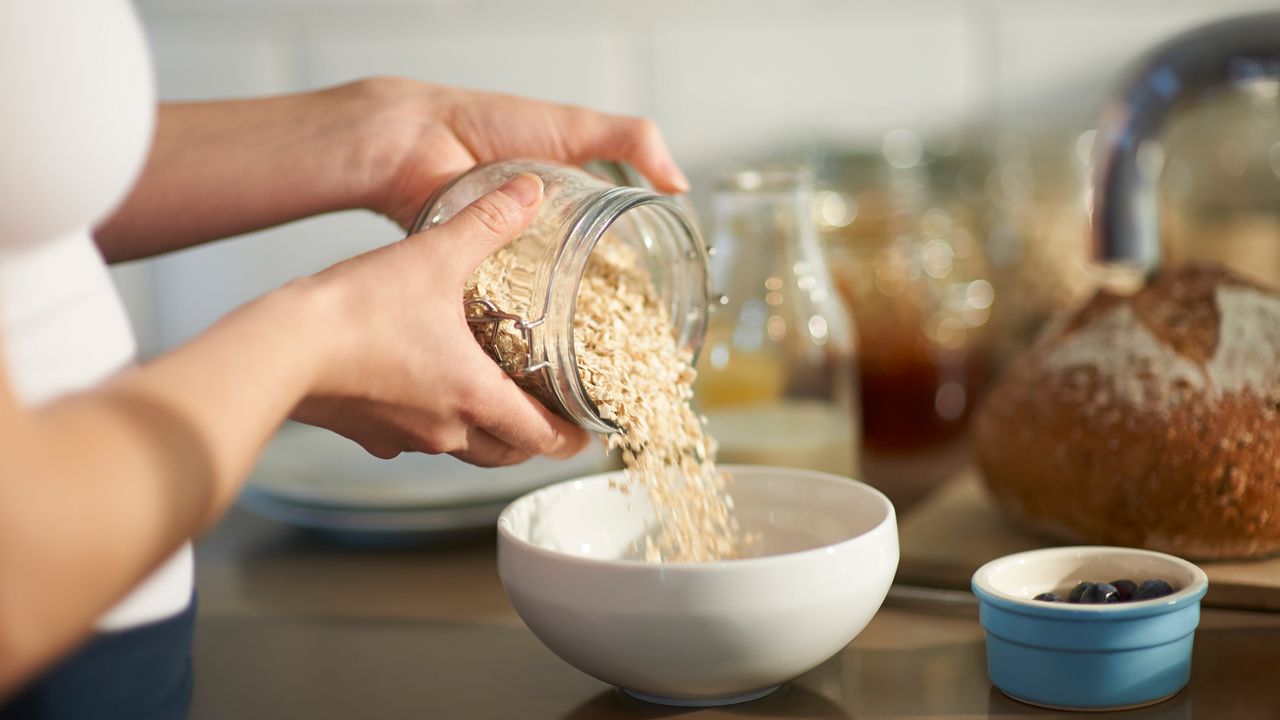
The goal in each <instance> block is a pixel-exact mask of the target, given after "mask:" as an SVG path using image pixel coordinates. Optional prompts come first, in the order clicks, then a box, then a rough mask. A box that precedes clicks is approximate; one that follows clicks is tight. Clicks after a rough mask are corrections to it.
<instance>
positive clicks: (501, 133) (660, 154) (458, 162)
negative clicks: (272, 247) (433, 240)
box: [338, 78, 689, 228]
mask: <svg viewBox="0 0 1280 720" xmlns="http://www.w3.org/2000/svg"><path fill="white" fill-rule="evenodd" d="M338 90H343V91H345V92H348V93H351V94H352V95H361V96H363V100H362V101H363V102H365V103H367V104H368V108H369V110H368V111H367V114H366V116H365V117H366V118H367V125H366V129H365V131H364V132H365V134H366V136H367V137H368V138H370V140H371V141H372V143H373V145H372V146H371V151H372V154H373V156H374V157H378V158H382V159H381V160H379V161H377V162H375V163H372V164H371V167H379V168H386V169H388V170H389V171H390V172H388V173H387V174H386V175H385V176H382V177H377V175H376V174H375V177H376V178H377V179H375V180H374V182H373V187H374V189H373V191H372V193H371V194H370V195H369V197H370V209H373V210H376V211H378V212H381V213H383V214H384V215H387V216H388V217H390V218H392V219H393V220H395V221H396V222H397V223H399V224H400V225H401V227H405V228H408V226H409V224H410V223H411V222H413V220H414V217H415V216H416V215H417V213H418V211H419V210H421V209H422V204H423V202H425V200H426V199H427V198H428V197H430V196H431V194H432V193H433V192H435V190H436V189H437V188H438V187H440V185H441V184H443V183H445V182H447V181H448V180H450V179H452V178H454V177H456V176H458V175H460V174H461V173H463V172H465V171H466V170H468V169H470V168H472V167H474V166H475V165H477V164H481V163H486V162H492V161H495V160H507V159H513V158H534V159H540V160H557V161H560V162H565V163H570V164H582V163H585V162H587V161H590V160H619V161H626V162H628V163H630V164H632V165H633V166H635V167H636V169H638V170H639V171H640V172H641V173H643V174H644V175H645V176H646V177H647V178H649V180H650V181H651V182H653V183H654V185H655V187H657V188H658V189H659V190H662V191H664V192H684V191H686V190H688V189H689V183H688V181H687V180H686V179H685V177H684V175H683V174H682V173H681V172H680V169H679V167H677V166H676V163H675V160H674V159H672V157H671V153H670V151H669V150H668V149H667V146H666V143H665V142H664V141H663V139H662V134H661V133H660V132H659V131H658V127H657V126H656V125H655V124H654V123H653V122H651V121H649V120H646V119H643V118H635V117H623V116H619V115H610V114H607V113H601V112H596V111H592V110H587V109H585V108H580V107H573V106H569V105H557V104H554V103H547V102H541V101H537V100H528V99H525V98H519V97H513V96H510V95H499V94H495V93H485V92H477V91H473V90H463V89H459V88H452V87H445V86H439V85H426V84H423V83H419V82H414V81H412V80H403V79H398V78H375V79H371V80H365V81H361V82H359V83H355V84H352V85H350V86H345V88H339V89H338Z"/></svg>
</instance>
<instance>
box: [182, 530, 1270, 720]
mask: <svg viewBox="0 0 1280 720" xmlns="http://www.w3.org/2000/svg"><path fill="white" fill-rule="evenodd" d="M494 549H495V548H494V542H493V539H492V537H488V538H482V539H479V540H476V541H473V542H471V543H466V544H450V545H440V546H436V547H434V548H432V547H423V548H415V549H401V550H376V551H374V550H357V549H352V548H345V547H342V546H335V545H331V544H326V543H323V542H319V541H317V540H315V539H314V538H313V537H311V536H309V535H306V534H303V533H300V532H298V531H295V530H291V529H289V528H286V527H284V526H281V525H277V524H275V523H271V522H268V521H266V520H262V519H259V518H256V517H253V516H251V515H248V514H246V513H243V512H241V511H238V510H236V511H232V513H231V514H230V515H229V516H228V517H227V518H226V520H225V521H224V522H223V523H222V524H221V525H220V526H219V527H218V528H217V529H216V530H214V531H213V532H212V533H211V534H210V535H209V536H208V537H206V538H204V539H203V540H202V541H201V543H200V544H199V546H198V547H197V556H198V565H197V568H198V576H197V585H198V588H199V593H200V596H199V597H200V605H199V623H198V628H197V637H196V659H195V660H196V690H195V705H194V708H193V710H192V714H191V717H192V718H193V720H226V719H228V718H235V719H236V720H257V719H258V718H270V719H271V720H292V719H293V718H298V719H300V720H301V719H305V720H327V719H328V718H335V719H336V718H344V719H345V718H372V719H378V718H420V717H427V718H448V719H449V720H468V719H470V718H486V719H487V718H520V719H521V720H541V719H547V720H584V719H587V718H593V719H594V718H601V719H609V718H668V717H680V718H692V717H696V718H699V719H702V718H706V719H708V720H711V719H715V718H855V717H856V718H893V719H894V720H905V719H907V718H931V719H933V720H944V719H945V718H986V717H999V718H1008V719H1013V718H1039V717H1045V716H1047V715H1051V713H1047V712H1046V711H1043V710H1039V709H1036V708H1032V707H1028V706H1025V705H1022V704H1020V703H1017V702H1015V701H1013V700H1010V699H1009V698H1007V697H1005V696H1004V695H1001V694H1000V693H999V692H997V691H996V690H994V689H992V687H991V686H990V684H989V683H988V682H987V678H986V662H985V654H984V653H985V651H984V646H983V636H982V628H981V627H980V626H979V625H978V619H977V612H976V610H974V609H973V608H967V607H962V606H954V607H952V606H950V605H949V604H948V603H946V602H944V603H943V607H944V608H945V609H943V610H930V609H927V605H921V606H919V607H913V608H907V607H903V606H899V605H898V604H896V603H894V604H890V605H888V606H886V607H885V608H883V609H882V610H881V611H880V613H879V614H877V615H876V617H875V619H873V620H872V621H871V624H870V625H868V626H867V628H866V629H865V630H864V631H863V632H862V634H861V635H859V636H858V637H857V639H855V640H854V641H853V642H852V643H851V644H850V645H849V646H847V647H846V648H845V649H844V650H842V651H840V653H839V654H837V655H836V656H835V657H833V658H831V659H830V660H828V661H827V662H825V663H823V664H821V665H819V666H818V667H816V668H814V669H813V670H811V671H809V672H808V673H805V674H804V675H802V676H801V677H799V678H797V679H795V680H794V681H791V682H789V683H787V684H786V685H785V686H784V687H783V688H782V689H781V690H780V691H778V692H776V693H774V694H772V695H769V696H768V697H765V698H761V699H760V700H756V701H753V702H750V703H745V704H743V705H737V706H730V707H723V708H708V709H703V710H689V709H678V708H663V707H659V706H655V705H649V704H647V703H643V702H640V701H638V700H633V699H631V698H628V697H625V696H623V695H621V694H619V693H618V692H617V691H616V690H614V689H613V688H611V687H610V686H608V685H606V684H604V683H602V682H599V681H597V680H595V679H593V678H591V677H588V676H586V675H583V674H582V673H580V672H578V671H576V670H574V669H573V668H571V667H569V666H568V665H567V664H565V663H564V662H562V661H561V660H560V659H559V658H557V657H555V655H553V654H551V652H550V651H549V650H547V649H546V648H545V647H544V646H543V645H542V644H541V643H540V642H538V640H537V638H535V637H534V636H533V634H532V633H530V632H529V631H528V629H526V628H525V627H524V625H523V623H521V622H520V619H519V618H518V617H517V616H516V615H515V612H514V610H512V608H511V605H510V604H509V603H508V602H507V599H506V596H505V595H504V593H503V590H502V585H501V583H500V582H499V581H498V575H497V570H496V567H495V561H494ZM1278 653H1280V614H1274V613H1247V612H1231V611H1223V610H1206V611H1205V613H1204V620H1203V623H1202V625H1201V628H1200V630H1199V631H1198V633H1197V636H1196V647H1195V660H1194V667H1193V670H1192V679H1191V684H1190V686H1189V687H1188V688H1187V689H1186V690H1185V691H1183V692H1181V693H1179V694H1178V695H1177V696H1175V697H1174V698H1173V699H1171V700H1169V701H1168V702H1164V703H1161V704H1160V705H1157V706H1155V707H1151V708H1147V709H1145V710H1138V711H1133V712H1126V713H1123V714H1112V715H1106V714H1102V715H1099V716H1091V717H1117V718H1123V719H1125V720H1152V719H1154V718H1159V719H1161V720H1164V719H1166V718H1167V719H1170V720H1174V719H1181V718H1190V717H1198V718H1274V717H1280V694H1277V693H1276V691H1275V659H1276V657H1277V654H1278Z"/></svg>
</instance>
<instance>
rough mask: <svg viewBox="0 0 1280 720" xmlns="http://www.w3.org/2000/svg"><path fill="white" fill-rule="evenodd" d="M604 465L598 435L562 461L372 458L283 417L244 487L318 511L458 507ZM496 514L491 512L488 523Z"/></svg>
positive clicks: (498, 500) (501, 498)
mask: <svg viewBox="0 0 1280 720" xmlns="http://www.w3.org/2000/svg"><path fill="white" fill-rule="evenodd" d="M609 467H610V465H609V461H608V459H607V458H606V457H605V454H604V451H603V449H602V447H601V445H600V443H599V441H597V440H593V441H592V444H591V446H590V447H588V448H587V449H586V450H583V451H582V452H581V453H579V454H578V455H577V456H575V457H572V458H570V459H568V460H561V461H555V460H548V459H546V458H534V459H532V460H529V461H527V462H524V463H521V464H519V465H513V466H510V467H503V468H478V467H475V466H473V465H468V464H466V463H464V462H462V461H461V460H457V459H455V458H453V457H450V456H448V455H422V454H418V453H406V454H403V455H401V456H399V457H397V458H395V459H394V460H379V459H378V458H375V457H373V456H372V455H369V454H368V453H366V452H365V451H364V449H363V448H361V447H360V446H359V445H356V444H355V443H353V442H351V441H350V440H347V439H346V438H343V437H340V436H338V435H335V434H333V433H330V432H328V431H327V430H321V429H319V428H315V427H311V426H309V425H301V424H297V423H289V424H287V425H285V427H283V428H282V429H281V430H280V432H279V433H277V435H276V437H275V438H274V439H272V441H271V442H270V443H269V444H268V445H267V448H266V450H265V451H264V452H263V455H262V457H261V459H260V460H259V461H258V465H257V467H255V468H254V471H253V474H252V476H251V477H250V479H249V485H248V487H247V488H246V494H251V495H255V496H258V497H268V498H270V499H272V500H274V501H276V504H279V503H287V504H290V505H299V506H305V507H310V508H313V509H317V510H318V509H324V508H328V509H331V510H334V509H341V510H352V509H362V510H381V511H385V510H408V509H414V510H430V509H441V508H458V507H460V506H474V505H486V504H504V503H506V502H508V501H510V500H513V499H515V498H516V497H519V496H520V495H523V494H525V493H526V492H529V491H530V490H533V489H535V488H539V487H542V486H543V485H547V484H550V483H552V482H555V481H557V480H563V479H565V478H570V477H579V476H582V475H588V474H591V473H595V472H601V471H603V470H607V469H609ZM249 504H250V506H251V507H252V503H249ZM499 509H501V508H499ZM496 518H497V513H496V512H495V513H494V514H493V518H491V519H489V520H487V522H489V523H492V521H493V519H496Z"/></svg>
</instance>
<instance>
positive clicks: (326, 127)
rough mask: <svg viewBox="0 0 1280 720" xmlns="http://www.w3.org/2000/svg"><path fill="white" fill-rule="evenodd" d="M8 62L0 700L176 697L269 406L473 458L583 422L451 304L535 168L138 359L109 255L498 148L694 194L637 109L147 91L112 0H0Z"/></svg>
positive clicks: (175, 713)
mask: <svg viewBox="0 0 1280 720" xmlns="http://www.w3.org/2000/svg"><path fill="white" fill-rule="evenodd" d="M0 77H2V78H3V82H0V128H3V133H0V348H2V350H3V352H0V718H9V717H93V718H104V717H122V718H125V717H127V718H169V717H182V716H183V715H185V712H186V707H187V704H188V702H189V696H190V683H191V678H190V670H189V653H190V637H191V620H192V615H193V607H192V584H191V576H192V572H191V551H190V545H189V541H190V539H191V538H192V537H193V536H194V535H196V534H198V533H199V532H200V531H201V530H202V529H204V528H207V527H208V526H209V525H210V524H211V523H213V522H215V521H216V519H217V518H218V517H219V515H221V513H222V512H223V511H224V510H225V509H226V508H227V506H228V504H229V503H230V502H231V501H232V499H233V498H234V497H235V496H236V494H237V492H238V490H239V488H240V484H241V482H242V481H243V479H244V477H245V475H246V474H247V473H248V471H249V469H250V468H251V466H252V465H253V462H254V459H255V456H256V455H257V454H258V452H259V451H260V450H261V449H262V447H263V445H264V444H265V443H266V441H267V439H268V437H269V436H270V435H271V433H272V431H273V430H274V429H275V428H276V427H277V426H278V425H279V424H280V423H281V422H282V421H283V420H284V419H285V418H288V417H293V418H295V419H298V420H302V421H304V422H308V423H312V424H315V425H319V426H322V427H326V428H329V429H331V430H334V431H335V432H338V433H341V434H342V435H345V436H346V437H349V438H351V439H352V440H354V441H356V442H358V443H360V444H361V445H362V446H363V447H364V448H365V449H367V450H368V451H369V452H370V453H372V454H374V455H377V456H378V457H384V458H390V457H394V456H395V455H396V454H398V453H400V452H404V451H417V452H430V453H450V454H452V455H455V456H456V457H459V458H461V459H463V460H466V461H468V462H472V463H476V464H479V465H502V464H508V463H515V462H519V461H521V460H524V459H526V458H528V457H530V456H532V455H536V454H545V455H549V456H552V457H565V456H568V455H571V454H572V453H574V452H576V451H577V450H579V449H580V448H581V447H582V446H583V444H584V443H585V440H586V438H585V436H584V434H583V432H582V431H581V430H579V429H578V428H576V427H572V426H570V425H569V424H567V423H566V422H564V421H563V420H561V419H560V418H559V417H557V416H555V415H553V414H552V413H550V412H548V411H547V410H546V409H545V408H543V407H542V406H540V405H539V404H538V403H537V402H536V401H534V400H533V399H532V398H530V397H529V396H528V395H525V394H524V393H522V392H521V391H520V390H519V389H517V388H516V386H515V385H514V384H513V383H512V382H511V381H510V380H509V379H508V378H507V377H506V376H505V375H504V374H503V372H502V371H501V370H500V369H499V368H498V367H497V366H495V365H494V364H493V363H492V362H490V360H489V359H488V358H487V357H486V356H485V355H484V353H483V352H482V351H481V350H480V349H479V347H478V346H477V345H476V343H475V342H474V341H473V340H472V338H471V335H470V333H469V331H468V329H467V326H466V322H465V320H464V318H463V316H462V310H461V291H462V286H463V282H464V281H465V279H466V278H467V277H468V276H469V275H470V274H471V272H472V271H473V269H474V268H475V267H476V265H477V264H478V263H479V262H480V261H481V260H483V258H484V257H485V256H486V255H488V254H489V253H491V252H493V251H494V250H495V249H497V248H499V247H501V246H502V245H503V244H504V243H506V242H507V241H508V240H509V239H510V238H511V237H512V236H513V235H514V234H515V233H517V232H518V231H519V230H520V229H521V228H522V227H524V225H525V224H526V223H528V222H529V221H530V219H531V218H532V216H533V215H534V213H535V212H536V210H537V208H538V205H539V203H540V201H541V191H542V187H541V183H540V181H539V180H538V179H537V178H536V177H534V176H521V177H518V178H516V179H514V180H512V181H511V182H509V183H508V184H507V185H506V186H504V187H503V188H501V189H499V190H498V191H495V192H493V193H491V194H489V195H488V196H486V197H483V198H481V199H479V200H477V201H476V203H475V204H473V205H472V206H470V207H469V208H468V209H466V210H465V211H463V212H462V213H460V214H459V215H458V216H457V217H456V218H455V219H454V220H452V221H450V222H448V223H446V224H444V225H442V226H440V227H439V228H436V229H433V230H430V231H428V232H424V233H420V234H418V235H415V236H413V237H410V238H408V239H406V240H404V241H401V242H399V243H395V244H393V245H390V246H387V247H384V248H381V249H378V250H375V251H373V252H370V253H367V254H365V255H361V256H359V257H356V258H353V259H351V260H348V261H346V262H343V263H340V264H338V265H335V266H334V267H332V268H329V269H328V270H326V271H324V272H322V273H319V274H318V275H315V276H312V277H306V278H302V279H299V280H297V281H294V282H292V283H290V284H288V285H286V286H285V287H282V288H280V289H278V290H276V291H274V292H271V293H269V294H267V295H265V296H263V297H261V298H259V299H257V300H255V301H253V302H251V303H249V304H247V305H245V306H244V307H241V308H239V309H238V310H236V311H235V312H233V313H231V314H230V315H229V316H227V317H226V318H224V319H223V320H222V321H221V322H219V323H217V324H216V325H215V326H214V327H212V328H211V329H209V330H208V331H207V332H206V333H204V334H203V335H201V336H199V337H197V338H196V339H195V340H193V341H192V342H190V343H188V344H186V345H184V346H182V347H180V348H178V349H176V350H174V351H172V352H170V353H168V354H167V355H165V356H163V357H161V358H159V359H157V360H155V361H153V362H150V363H147V364H145V365H142V366H137V365H136V364H135V363H134V361H133V356H134V345H133V340H132V338H131V337H130V335H129V332H128V326H127V323H126V320H125V317H124V315H123V312H122V310H121V306H120V303H119V300H118V298H117V296H116V294H115V292H114V289H113V288H112V287H111V285H110V282H109V279H108V276H107V274H106V271H105V265H104V263H103V261H104V258H105V260H106V261H108V262H110V261H118V260H127V259H132V258H139V257H146V256H149V255H154V254H157V253H162V252H166V251H169V250H175V249H178V248H182V247H188V246H191V245H195V244H198V243H202V242H206V241H209V240H213V239H216V238H219V237H225V236H228V235H234V234H237V233H242V232H247V231H250V230H254V229H257V228H264V227H268V226H271V225H276V224H279V223H283V222H288V221H291V220H295V219H298V218H302V217H306V216H309V215H315V214H319V213H324V212H330V211H335V210H344V209H349V208H368V209H370V210H374V211H376V212H380V213H383V214H385V215H387V216H388V217H390V218H392V219H394V220H395V221H397V222H399V223H400V224H401V225H402V226H403V225H407V224H408V223H409V222H410V221H411V220H412V219H413V216H414V214H415V212H416V211H417V210H418V209H419V206H420V204H421V203H422V201H423V199H424V198H426V197H427V196H429V195H430V194H431V192H432V191H433V190H435V189H436V188H437V187H439V186H440V185H441V184H442V183H443V182H445V181H447V180H448V179H450V178H452V177H454V176H456V175H457V174H459V173H461V172H463V171H465V170H466V169H468V168H470V167H471V166H473V165H475V164H476V163H479V162H486V161H491V160H496V159H501V158H507V157H542V158H549V159H554V160H561V161H566V162H575V163H576V162H582V161H585V160H588V159H591V158H605V159H617V160H625V161H629V162H631V163H632V164H634V165H635V166H636V167H638V168H639V169H640V170H641V171H642V172H644V173H645V174H646V175H647V176H649V177H650V178H651V179H652V180H653V182H654V183H655V184H656V185H657V186H658V187H659V188H660V189H663V190H667V191H679V190H683V189H685V181H684V179H683V177H682V176H681V174H680V172H679V170H678V169H677V168H676V166H675V164H674V163H673V161H672V159H671V157H670V155H669V153H668V151H667V149H666V147H665V146H664V144H663V142H662V140H661V138H660V136H659V135H658V133H657V131H656V130H655V129H654V126H653V125H652V124H651V123H648V122H647V121H643V120H637V119H631V118H622V117H616V116H610V115H605V114H601V113H595V112H590V111H586V110H582V109H577V108H571V107H564V106H556V105H550V104H545V103H539V102H533V101H528V100H520V99H516V98H512V97H505V96H500V95H491V94H483V93H475V92H467V91H462V90H455V89H450V88H444V87H434V86H428V85H421V84H418V83H413V82H409V81H405V80H392V79H379V80H369V81H363V82H358V83H354V84H351V85H345V86H342V87H338V88H333V89H328V90H323V91H319V92H312V93H305V94H299V95H291V96H285V97H276V98H269V99H261V100H250V101H236V102H217V103H198V104H183V105H165V106H161V108H160V109H159V111H158V113H157V112H156V111H155V107H154V102H153V100H154V98H153V91H152V81H151V76H150V70H149V67H148V60H147V55H146V50H145V45H144V42H143V37H142V33H141V30H140V28H139V26H138V23H137V19H136V17H135V16H134V15H133V13H132V11H131V9H130V8H129V6H128V5H127V3H125V2H124V1H123V0H58V1H49V2H27V3H2V4H0ZM153 129H154V133H153V132H152V131H153ZM148 145H150V151H149V153H148ZM144 158H145V165H144V163H143V160H144ZM135 181H136V182H135ZM131 184H132V188H131ZM130 188H131V189H130Z"/></svg>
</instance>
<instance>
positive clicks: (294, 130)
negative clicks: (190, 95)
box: [95, 82, 393, 262]
mask: <svg viewBox="0 0 1280 720" xmlns="http://www.w3.org/2000/svg"><path fill="white" fill-rule="evenodd" d="M378 93H379V87H378V85H377V83H369V82H366V83H355V84H351V85H344V86H340V87H336V88H331V89H328V90H323V91H318V92H311V93H300V94H295V95H283V96H279V97H270V98H261V99H253V100H230V101H217V102H198V103H173V104H163V105H161V106H160V109H159V114H158V118H157V123H156V135H155V140H154V142H153V144H152V148H151V152H150V154H149V156H148V159H147V164H146V166H145V168H144V169H143V172H142V175H141V177H140V178H139V180H138V182H137V184H136V185H135V186H134V189H133V192H132V193H130V195H129V197H128V198H127V200H126V201H125V203H124V204H123V205H122V206H121V207H120V208H119V209H118V210H117V211H116V212H115V213H114V214H113V216H112V217H110V218H109V219H108V220H107V221H106V223H105V224H103V225H102V226H101V227H100V228H98V229H97V231H96V233H95V235H96V237H97V240H98V245H99V247H100V248H101V249H102V251H103V254H104V255H105V256H106V258H107V259H108V260H109V261H113V262H115V261H121V260H130V259H134V258H139V257H146V256H150V255H155V254H158V253H162V252H166V251H169V250H176V249H179V248H184V247H189V246H191V245H196V244H199V243H202V242H206V241H209V240H214V239H218V238H223V237H228V236H231V235H236V234H239V233H243V232H248V231H251V230H257V229H261V228H266V227H271V226H274V225H279V224H281V223H285V222H289V221H292V220H297V219H299V218H303V217H308V216H312V215H318V214H322V213H326V212H332V211H336V210H345V209H351V208H358V207H369V206H371V205H372V204H373V200H374V199H373V198H371V197H370V194H371V193H374V192H376V191H377V189H378V188H379V187H381V186H382V185H384V184H385V176H387V175H389V174H390V173H391V172H392V171H393V168H390V167H388V166H387V164H386V163H387V162H389V160H388V159H387V155H388V153H383V152H382V151H381V150H380V148H381V147H382V144H383V139H382V138H380V137H379V134H378V128H377V124H378V118H377V117H375V115H376V112H375V110H376V109H378V108H381V107H384V106H385V105H386V102H385V99H380V98H379V97H378Z"/></svg>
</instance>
